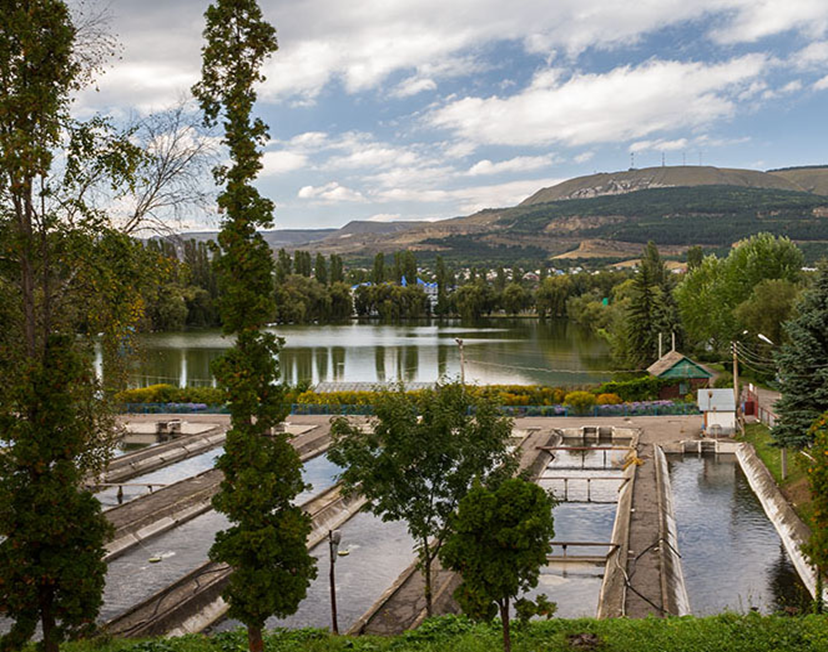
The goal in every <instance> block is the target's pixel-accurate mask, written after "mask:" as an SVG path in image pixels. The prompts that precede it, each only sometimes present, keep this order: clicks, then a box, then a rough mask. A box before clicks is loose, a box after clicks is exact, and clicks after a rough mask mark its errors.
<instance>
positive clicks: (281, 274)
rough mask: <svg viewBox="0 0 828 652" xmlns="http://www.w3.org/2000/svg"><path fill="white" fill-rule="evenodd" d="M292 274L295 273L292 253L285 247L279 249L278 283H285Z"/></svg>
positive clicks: (277, 264)
mask: <svg viewBox="0 0 828 652" xmlns="http://www.w3.org/2000/svg"><path fill="white" fill-rule="evenodd" d="M291 274H293V261H292V260H291V259H290V254H289V253H288V252H287V251H285V250H284V249H279V253H278V254H277V259H276V283H277V284H281V283H284V282H285V279H287V277H288V276H290V275H291Z"/></svg>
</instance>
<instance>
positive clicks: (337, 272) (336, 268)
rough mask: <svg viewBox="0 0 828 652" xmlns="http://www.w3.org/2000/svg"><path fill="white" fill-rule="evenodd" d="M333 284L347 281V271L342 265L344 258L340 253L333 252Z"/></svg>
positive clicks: (331, 279) (331, 278)
mask: <svg viewBox="0 0 828 652" xmlns="http://www.w3.org/2000/svg"><path fill="white" fill-rule="evenodd" d="M330 281H331V285H333V284H334V283H342V282H343V281H345V272H344V270H343V267H342V258H341V257H340V256H339V255H338V254H331V277H330Z"/></svg>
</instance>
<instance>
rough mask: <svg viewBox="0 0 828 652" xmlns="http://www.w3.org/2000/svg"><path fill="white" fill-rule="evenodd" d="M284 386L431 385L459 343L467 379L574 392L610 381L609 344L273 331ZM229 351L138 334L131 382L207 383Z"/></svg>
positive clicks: (560, 325) (540, 331)
mask: <svg viewBox="0 0 828 652" xmlns="http://www.w3.org/2000/svg"><path fill="white" fill-rule="evenodd" d="M274 332H275V333H276V334H278V335H279V336H281V337H283V338H285V347H284V349H283V350H282V353H281V355H280V361H281V366H282V375H283V377H284V379H285V380H287V381H289V382H291V383H296V382H299V381H304V380H307V381H311V382H314V383H316V382H322V381H349V382H357V381H359V382H372V383H373V382H387V381H396V380H403V381H406V382H430V381H433V380H436V379H437V378H440V377H441V376H456V375H458V374H459V372H460V355H459V350H458V347H457V343H456V342H455V338H461V339H463V341H464V343H465V354H466V378H467V379H468V380H469V381H470V382H480V383H517V384H535V383H541V384H547V385H575V384H583V383H587V382H596V381H600V380H603V379H606V378H608V377H609V374H608V373H607V372H606V371H605V370H606V369H609V368H610V360H609V349H608V347H607V344H606V342H605V341H603V340H602V339H600V338H598V337H597V336H596V335H594V334H592V333H590V332H589V331H587V330H585V329H583V328H581V327H579V326H577V325H575V324H573V323H571V322H568V321H566V320H547V321H544V320H537V319H489V320H485V321H482V322H480V323H477V324H476V325H474V326H467V325H463V324H461V323H460V322H459V321H454V320H447V321H440V322H437V321H420V322H411V323H406V324H402V325H382V324H378V323H376V322H370V323H357V322H354V323H349V324H345V325H334V326H280V327H278V328H275V329H274ZM227 346H228V341H227V340H225V339H224V338H223V337H222V336H221V333H220V332H218V331H198V332H187V333H158V334H149V335H146V336H144V337H142V358H143V359H142V361H141V363H140V364H139V366H138V368H137V369H136V370H135V372H134V374H133V376H132V378H131V381H132V382H133V383H134V384H135V385H150V384H153V383H162V382H166V383H171V384H173V385H184V384H189V385H209V384H212V376H211V374H210V363H211V362H212V361H213V360H214V359H215V358H217V357H218V356H219V355H221V353H222V351H224V349H226V348H227Z"/></svg>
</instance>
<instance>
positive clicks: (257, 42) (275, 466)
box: [193, 0, 316, 652]
mask: <svg viewBox="0 0 828 652" xmlns="http://www.w3.org/2000/svg"><path fill="white" fill-rule="evenodd" d="M205 18H206V28H205V30H204V38H205V41H206V44H205V45H204V47H203V48H202V70H201V81H200V82H199V83H198V84H196V86H195V87H194V88H193V93H194V95H195V96H196V98H197V99H198V100H199V103H200V105H201V108H202V110H203V111H204V114H205V121H206V123H207V124H208V125H209V126H214V125H215V124H216V123H217V122H218V121H219V120H221V121H222V124H223V127H224V144H225V145H226V146H227V148H228V150H229V159H230V165H229V166H221V167H219V168H218V169H217V170H216V172H215V176H216V179H217V180H219V181H220V182H223V183H225V188H224V190H223V191H222V192H221V194H220V195H219V198H218V204H219V207H220V208H221V209H222V210H223V213H224V215H225V219H224V221H223V224H222V229H221V232H220V233H219V247H220V252H219V254H218V255H217V266H218V271H219V280H220V283H221V289H222V298H221V314H222V322H223V330H224V333H225V334H226V335H232V334H235V336H236V340H235V343H234V345H233V347H231V348H230V349H229V350H228V351H227V352H226V353H225V354H224V355H223V356H222V357H221V358H220V359H219V360H217V361H216V363H215V364H214V369H213V370H214V374H215V377H216V380H217V382H218V383H219V385H220V386H221V387H222V388H223V389H225V391H226V392H227V396H228V398H229V401H228V405H229V408H230V420H231V426H230V429H229V430H228V432H227V442H226V444H225V449H224V454H223V455H222V456H221V457H219V458H218V460H217V462H216V468H218V469H220V470H221V471H222V472H223V474H224V479H223V481H222V483H221V487H220V490H219V492H218V494H217V495H216V496H215V497H214V499H213V506H214V507H215V509H216V510H217V511H219V512H221V513H223V514H225V515H226V516H227V517H228V519H229V520H230V522H231V523H232V525H231V526H230V527H229V528H228V529H227V530H224V531H222V532H219V533H218V534H217V535H216V541H215V543H214V544H213V547H212V548H211V549H210V558H211V559H212V560H214V561H222V562H225V563H227V564H229V565H230V566H231V567H232V569H233V572H232V574H231V576H230V582H229V585H228V587H227V589H226V590H225V592H224V594H223V595H224V598H225V599H226V600H227V601H228V602H229V604H230V610H229V616H230V617H231V618H236V619H238V620H240V621H241V622H243V623H244V624H245V625H247V631H248V644H249V647H250V650H251V652H261V651H262V649H263V643H262V627H263V626H264V623H265V620H266V619H267V618H268V617H270V616H271V615H274V614H275V615H278V616H282V617H284V616H287V615H289V614H291V613H293V612H295V611H296V608H297V606H298V605H299V603H300V601H301V600H302V599H303V598H304V597H305V595H306V593H307V587H308V585H309V583H310V581H311V580H312V579H313V577H315V575H316V570H315V565H314V559H313V558H312V557H311V556H310V554H309V553H308V550H307V537H308V534H309V533H310V529H311V524H310V518H309V516H308V515H307V514H305V513H304V512H303V511H302V509H301V508H299V507H298V506H296V505H294V504H293V500H294V499H295V497H296V496H297V495H298V494H299V492H301V491H302V490H303V488H304V483H303V482H302V473H301V465H300V462H299V456H298V454H297V452H296V450H295V449H294V448H293V447H292V446H291V445H290V442H289V441H288V438H287V437H288V435H287V434H286V433H281V432H278V431H277V430H276V429H275V427H276V426H277V425H278V424H279V423H280V422H281V421H282V419H283V418H284V416H285V410H284V407H283V405H282V404H283V389H282V387H281V386H280V385H279V384H278V377H279V367H278V362H277V356H278V353H279V344H280V342H279V340H278V339H277V338H276V337H275V336H274V335H273V334H271V333H268V332H266V331H265V330H264V326H265V324H266V323H267V321H268V320H269V319H270V318H271V317H272V315H273V313H274V312H275V305H274V301H273V258H272V256H271V253H270V248H269V247H268V246H267V243H266V242H265V241H264V239H263V238H262V237H261V235H260V234H259V233H258V231H257V229H258V228H268V227H270V226H271V225H272V221H273V217H272V213H273V203H272V202H271V201H270V200H268V199H265V198H264V197H262V196H261V195H259V193H258V191H257V190H256V188H255V186H254V185H253V180H254V179H255V177H256V175H257V173H258V172H259V170H260V169H261V167H262V165H261V156H262V155H261V147H262V146H263V144H264V142H265V141H266V139H267V127H266V125H265V124H264V123H263V122H262V121H261V120H260V119H258V118H253V117H252V115H253V105H254V103H255V100H256V92H255V90H254V87H255V85H256V84H257V83H259V82H261V81H262V79H263V77H262V74H261V66H262V64H263V63H264V61H265V59H266V58H267V57H268V56H269V55H270V54H271V53H272V52H274V51H275V50H276V47H277V46H276V31H275V30H274V28H273V27H272V26H271V25H270V24H268V23H267V22H266V21H264V20H263V19H262V15H261V10H260V9H259V6H258V4H257V3H256V2H255V0H217V1H216V2H215V3H214V4H211V5H210V7H209V8H208V9H207V11H206V13H205ZM308 258H310V256H309V255H308ZM308 266H309V261H308ZM308 271H309V270H308Z"/></svg>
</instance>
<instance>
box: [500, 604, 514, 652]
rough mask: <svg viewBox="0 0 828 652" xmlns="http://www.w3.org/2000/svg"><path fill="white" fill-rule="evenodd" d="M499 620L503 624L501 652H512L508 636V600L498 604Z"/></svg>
mask: <svg viewBox="0 0 828 652" xmlns="http://www.w3.org/2000/svg"><path fill="white" fill-rule="evenodd" d="M500 620H501V622H502V623H503V652H512V638H511V636H510V635H509V599H508V598H507V599H506V600H504V601H503V602H501V603H500Z"/></svg>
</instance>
